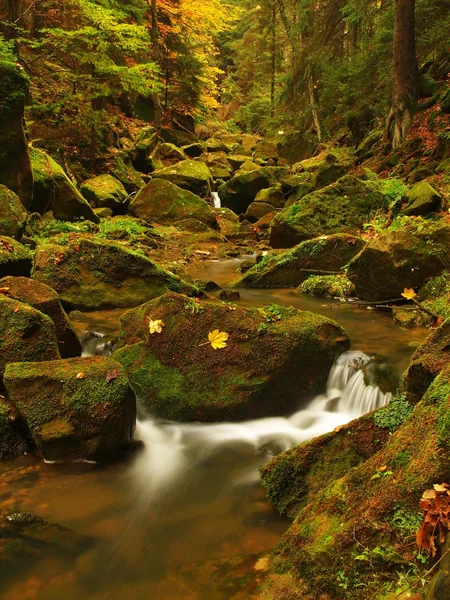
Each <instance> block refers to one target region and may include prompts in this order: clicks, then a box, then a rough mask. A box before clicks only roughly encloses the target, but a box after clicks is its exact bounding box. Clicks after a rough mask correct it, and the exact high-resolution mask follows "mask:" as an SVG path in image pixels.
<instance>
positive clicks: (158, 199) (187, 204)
mask: <svg viewBox="0 0 450 600" xmlns="http://www.w3.org/2000/svg"><path fill="white" fill-rule="evenodd" d="M128 210H129V213H130V214H131V215H133V216H135V217H138V218H140V219H143V220H144V221H147V222H150V223H152V222H155V221H156V222H157V223H163V222H166V221H169V222H174V221H179V220H181V219H189V218H192V219H197V221H201V222H202V223H205V225H208V226H209V227H217V219H216V216H215V214H214V212H213V210H212V208H211V207H210V206H209V204H207V203H206V202H205V200H203V199H202V198H200V197H199V196H197V195H196V194H193V193H192V192H189V191H188V190H185V189H182V188H180V187H178V186H177V185H175V184H173V183H171V182H170V181H166V180H165V179H152V180H151V181H150V182H149V183H147V185H146V186H144V187H143V188H142V189H141V190H140V191H139V192H138V193H137V194H136V196H135V198H134V200H133V201H132V202H131V203H130V206H129V209H128Z"/></svg>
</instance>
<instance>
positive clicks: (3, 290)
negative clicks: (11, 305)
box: [0, 287, 9, 294]
mask: <svg viewBox="0 0 450 600" xmlns="http://www.w3.org/2000/svg"><path fill="white" fill-rule="evenodd" d="M8 292H9V287H0V294H7V293H8Z"/></svg>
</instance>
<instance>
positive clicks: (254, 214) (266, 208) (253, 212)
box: [245, 202, 275, 223]
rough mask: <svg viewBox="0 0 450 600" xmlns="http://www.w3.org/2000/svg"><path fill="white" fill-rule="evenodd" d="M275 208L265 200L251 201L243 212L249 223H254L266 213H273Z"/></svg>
mask: <svg viewBox="0 0 450 600" xmlns="http://www.w3.org/2000/svg"><path fill="white" fill-rule="evenodd" d="M274 213H275V209H274V207H273V205H272V204H268V203H267V202H252V203H251V204H250V205H249V207H248V208H247V211H246V213H245V218H246V220H247V221H249V222H250V223H256V221H259V220H260V219H262V218H263V217H265V216H266V215H268V214H274Z"/></svg>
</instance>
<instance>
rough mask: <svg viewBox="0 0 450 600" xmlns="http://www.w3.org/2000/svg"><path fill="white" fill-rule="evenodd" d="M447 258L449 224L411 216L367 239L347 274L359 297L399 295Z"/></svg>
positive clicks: (430, 274) (440, 267) (438, 270)
mask: <svg viewBox="0 0 450 600" xmlns="http://www.w3.org/2000/svg"><path fill="white" fill-rule="evenodd" d="M449 260H450V226H449V225H447V224H446V223H443V222H436V223H434V222H430V221H422V222H417V221H415V220H413V219H411V222H409V223H407V224H406V225H405V226H404V227H402V229H400V230H398V231H388V232H387V233H385V234H383V235H381V236H380V237H379V238H378V239H376V240H372V241H371V242H369V243H368V244H367V245H366V246H365V247H364V249H363V250H362V251H361V252H360V254H358V255H357V256H355V258H354V259H353V260H352V261H351V262H350V264H349V268H348V272H347V275H348V276H349V277H350V278H351V280H352V281H353V283H354V284H355V288H356V294H357V296H358V298H362V299H364V300H370V301H377V300H389V299H392V298H399V297H400V295H401V293H402V292H403V290H404V289H405V288H419V287H420V286H422V285H423V284H424V283H425V282H426V281H427V280H428V279H429V278H430V277H433V276H436V275H438V274H440V273H441V272H442V271H443V270H444V269H445V265H446V264H448V261H449Z"/></svg>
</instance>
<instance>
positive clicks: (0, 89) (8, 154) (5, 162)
mask: <svg viewBox="0 0 450 600" xmlns="http://www.w3.org/2000/svg"><path fill="white" fill-rule="evenodd" d="M0 81H1V85H0V184H2V185H5V186H6V187H7V188H9V189H10V190H12V191H13V192H14V193H15V194H17V196H18V197H19V198H20V201H21V202H22V204H23V205H24V206H25V208H29V207H30V206H31V203H32V200H33V172H32V170H31V163H30V156H29V154H28V143H27V140H26V138H25V132H24V129H23V122H24V110H25V102H26V100H27V97H28V89H29V80H28V77H27V76H26V74H25V72H24V70H23V69H22V67H21V66H20V65H19V64H17V63H10V62H6V61H0Z"/></svg>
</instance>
